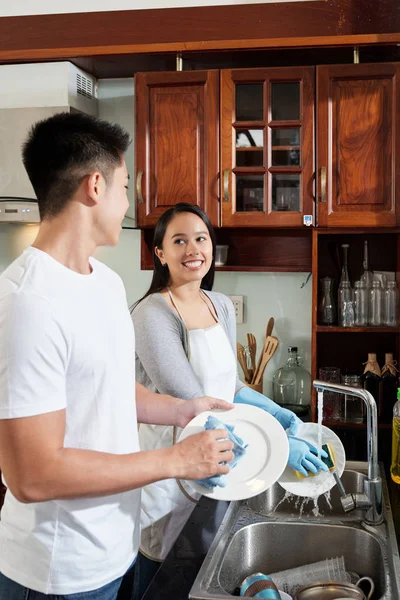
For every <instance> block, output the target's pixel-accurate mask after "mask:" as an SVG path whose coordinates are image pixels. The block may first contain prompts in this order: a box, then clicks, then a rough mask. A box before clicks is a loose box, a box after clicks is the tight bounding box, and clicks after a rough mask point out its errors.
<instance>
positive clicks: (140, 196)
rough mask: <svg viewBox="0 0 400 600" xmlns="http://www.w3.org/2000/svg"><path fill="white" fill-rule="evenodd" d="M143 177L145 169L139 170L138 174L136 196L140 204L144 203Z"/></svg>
mask: <svg viewBox="0 0 400 600" xmlns="http://www.w3.org/2000/svg"><path fill="white" fill-rule="evenodd" d="M142 178H143V171H138V172H137V175H136V197H137V202H138V204H143V202H144V199H143V192H142Z"/></svg>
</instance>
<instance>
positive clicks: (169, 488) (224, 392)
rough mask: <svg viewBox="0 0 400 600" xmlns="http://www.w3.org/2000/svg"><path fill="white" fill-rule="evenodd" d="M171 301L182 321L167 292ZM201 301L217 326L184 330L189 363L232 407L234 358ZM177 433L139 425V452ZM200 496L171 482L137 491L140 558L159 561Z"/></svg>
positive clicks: (208, 392) (206, 388)
mask: <svg viewBox="0 0 400 600" xmlns="http://www.w3.org/2000/svg"><path fill="white" fill-rule="evenodd" d="M170 297H171V301H172V303H173V304H174V306H175V308H176V310H177V312H178V314H179V316H180V318H181V319H182V321H183V322H184V320H183V318H182V315H181V314H180V312H179V310H178V308H177V307H176V304H175V302H174V299H173V297H172V294H171V292H170ZM204 301H205V302H206V304H207V306H208V307H209V309H210V312H211V314H212V315H213V317H214V318H215V320H216V324H215V325H213V326H212V327H209V328H207V329H192V330H187V335H188V360H189V362H190V364H191V366H192V368H193V371H194V372H195V375H196V377H197V379H198V380H199V383H200V385H201V387H202V389H203V392H204V395H205V396H212V397H214V398H221V399H223V400H226V401H227V402H231V403H232V402H233V398H234V395H235V386H236V358H235V355H234V353H233V350H232V347H231V345H230V343H229V339H228V337H227V335H226V333H225V330H224V328H223V327H222V325H221V324H220V323H219V322H218V319H217V316H216V315H215V314H214V312H213V310H212V309H211V307H210V305H209V303H210V300H209V298H208V297H206V298H205V299H204ZM179 433H180V430H177V429H176V428H174V427H170V426H167V427H166V426H161V425H141V426H140V429H139V442H140V449H141V450H156V449H157V450H158V449H160V448H169V447H171V446H172V444H174V443H175V441H176V438H177V437H179ZM200 497H201V496H200V494H196V493H195V492H194V491H193V490H192V489H191V488H189V487H188V485H187V484H186V483H185V482H181V481H177V480H175V479H166V480H163V481H158V482H156V483H152V484H150V485H147V486H145V487H144V488H143V489H142V508H141V528H142V536H141V543H140V551H141V552H142V554H144V555H145V556H147V557H148V558H151V559H153V560H157V561H163V560H164V559H165V557H166V556H167V554H168V552H169V551H170V550H171V548H172V546H173V545H174V543H175V540H176V538H177V537H178V535H179V534H180V532H181V530H182V528H183V526H184V525H185V523H186V521H187V520H188V518H189V516H190V513H191V512H192V510H193V509H194V507H195V505H196V503H197V501H198V500H199V498H200Z"/></svg>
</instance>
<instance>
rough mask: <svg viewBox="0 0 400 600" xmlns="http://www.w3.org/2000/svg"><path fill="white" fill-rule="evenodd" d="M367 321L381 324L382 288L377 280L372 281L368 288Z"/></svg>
mask: <svg viewBox="0 0 400 600" xmlns="http://www.w3.org/2000/svg"><path fill="white" fill-rule="evenodd" d="M368 323H369V325H382V288H381V284H380V283H379V281H373V282H372V288H371V289H370V290H369V302H368Z"/></svg>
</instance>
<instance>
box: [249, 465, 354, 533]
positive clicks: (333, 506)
mask: <svg viewBox="0 0 400 600" xmlns="http://www.w3.org/2000/svg"><path fill="white" fill-rule="evenodd" d="M365 479H366V476H365V475H364V474H363V473H359V472H357V471H351V470H346V471H344V472H343V475H342V477H341V480H342V483H343V485H344V488H345V490H346V492H348V493H352V494H355V493H362V492H363V491H364V481H365ZM247 503H248V506H249V508H251V510H253V511H255V512H256V513H259V514H260V515H265V516H267V517H269V516H275V517H289V516H291V517H299V516H302V517H307V519H314V520H317V519H320V518H321V517H322V518H326V519H334V518H337V517H339V518H340V520H341V521H355V520H357V519H360V520H361V519H362V518H363V516H364V515H363V511H362V510H354V511H353V512H351V513H345V512H344V511H343V507H342V504H341V502H340V494H339V490H338V488H337V487H336V485H335V486H334V487H333V488H332V490H331V491H330V492H328V493H327V494H323V495H322V496H319V498H316V499H313V498H299V496H294V495H293V494H289V493H288V492H285V490H284V489H283V488H282V487H281V486H280V485H279V483H275V484H274V485H273V486H271V487H270V488H269V489H268V490H266V491H265V492H263V493H262V494H259V495H258V496H254V497H253V498H250V500H248V501H247Z"/></svg>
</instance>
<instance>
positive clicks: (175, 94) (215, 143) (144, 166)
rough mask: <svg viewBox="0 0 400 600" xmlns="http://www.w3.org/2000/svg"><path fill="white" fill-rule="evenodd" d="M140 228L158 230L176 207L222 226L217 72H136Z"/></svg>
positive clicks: (138, 217)
mask: <svg viewBox="0 0 400 600" xmlns="http://www.w3.org/2000/svg"><path fill="white" fill-rule="evenodd" d="M135 94H136V140H135V144H136V200H137V223H138V227H148V226H154V225H155V223H156V222H157V221H158V219H159V217H160V215H161V214H162V213H163V212H165V211H166V210H167V209H168V208H170V207H171V206H174V204H176V203H178V202H190V203H192V204H196V205H197V206H199V207H200V208H202V209H203V210H205V211H206V212H207V214H208V215H209V217H210V219H211V221H212V223H213V225H215V226H217V225H218V224H219V202H218V185H219V181H218V174H219V117H218V114H219V72H218V71H182V72H170V73H138V74H137V75H136V77H135Z"/></svg>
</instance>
